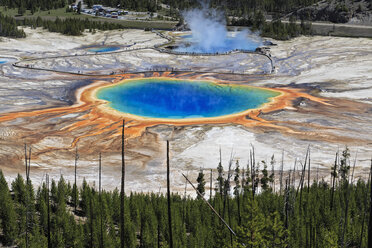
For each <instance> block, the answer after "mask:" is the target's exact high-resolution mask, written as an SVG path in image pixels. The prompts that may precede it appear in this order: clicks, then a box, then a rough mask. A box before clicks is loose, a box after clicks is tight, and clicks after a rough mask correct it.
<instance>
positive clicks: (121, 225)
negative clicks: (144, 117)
mask: <svg viewBox="0 0 372 248" xmlns="http://www.w3.org/2000/svg"><path fill="white" fill-rule="evenodd" d="M124 126H125V121H124V120H123V127H122V132H121V190H120V247H121V248H124V246H125V245H124V243H125V237H124V235H125V230H124V196H125V188H124V184H125V159H124Z"/></svg>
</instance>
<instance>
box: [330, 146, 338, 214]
mask: <svg viewBox="0 0 372 248" xmlns="http://www.w3.org/2000/svg"><path fill="white" fill-rule="evenodd" d="M337 158H338V152H337V153H336V157H335V164H334V166H333V172H332V173H331V176H332V190H331V203H330V204H331V206H330V209H331V210H332V209H333V198H334V194H335V182H336V171H337V161H338V159H337Z"/></svg>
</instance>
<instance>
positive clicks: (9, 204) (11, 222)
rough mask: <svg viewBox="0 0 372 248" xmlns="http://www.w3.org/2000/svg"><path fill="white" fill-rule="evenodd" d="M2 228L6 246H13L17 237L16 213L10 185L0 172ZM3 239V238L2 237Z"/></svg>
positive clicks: (0, 219)
mask: <svg viewBox="0 0 372 248" xmlns="http://www.w3.org/2000/svg"><path fill="white" fill-rule="evenodd" d="M0 224H1V225H0V227H1V229H2V232H3V234H2V236H3V238H2V240H3V244H4V245H12V244H13V242H14V240H15V238H16V237H17V224H16V213H15V210H14V204H13V201H12V198H11V196H10V192H9V188H8V183H7V182H6V180H5V177H4V175H3V172H2V171H1V170H0ZM0 237H1V236H0Z"/></svg>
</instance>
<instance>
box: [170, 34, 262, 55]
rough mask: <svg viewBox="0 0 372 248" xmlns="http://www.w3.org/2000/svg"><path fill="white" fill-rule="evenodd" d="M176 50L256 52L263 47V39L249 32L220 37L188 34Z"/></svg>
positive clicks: (187, 51) (212, 52)
mask: <svg viewBox="0 0 372 248" xmlns="http://www.w3.org/2000/svg"><path fill="white" fill-rule="evenodd" d="M180 38H181V39H180V41H179V42H178V44H177V47H176V48H175V51H177V52H186V53H211V54H214V53H226V52H230V51H234V50H244V51H255V50H256V48H258V47H260V46H261V45H262V41H261V39H259V38H258V37H257V36H254V35H250V34H248V33H247V32H228V33H226V34H225V36H224V35H221V36H218V37H209V38H208V37H204V34H203V35H200V34H199V35H198V34H196V35H193V34H186V35H182V36H181V37H180Z"/></svg>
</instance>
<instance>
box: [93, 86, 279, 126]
mask: <svg viewBox="0 0 372 248" xmlns="http://www.w3.org/2000/svg"><path fill="white" fill-rule="evenodd" d="M277 95H279V93H278V92H275V91H271V90H266V89H258V88H252V87H244V86H236V85H234V86H231V85H220V84H215V83H213V82H205V81H187V80H167V79H140V80H133V81H128V82H123V83H121V84H117V85H115V86H112V87H107V88H103V89H100V90H98V92H97V97H98V98H99V99H102V100H106V101H108V102H109V106H110V107H111V108H113V109H115V110H118V111H121V112H124V113H129V114H133V115H137V116H143V117H150V118H168V119H187V118H203V117H218V116H223V115H229V114H235V113H239V112H243V111H245V110H248V109H254V108H257V107H259V106H261V105H262V104H264V103H266V102H268V101H270V99H269V98H270V97H275V96H277Z"/></svg>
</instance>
